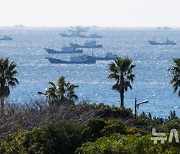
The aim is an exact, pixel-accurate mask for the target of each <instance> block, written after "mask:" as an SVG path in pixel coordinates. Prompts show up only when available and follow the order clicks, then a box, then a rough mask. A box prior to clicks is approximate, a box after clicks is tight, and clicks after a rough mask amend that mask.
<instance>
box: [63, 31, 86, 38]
mask: <svg viewBox="0 0 180 154" xmlns="http://www.w3.org/2000/svg"><path fill="white" fill-rule="evenodd" d="M60 35H61V37H81V38H82V37H85V35H81V34H80V33H79V32H71V33H70V34H64V33H60Z"/></svg>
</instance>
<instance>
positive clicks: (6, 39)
mask: <svg viewBox="0 0 180 154" xmlns="http://www.w3.org/2000/svg"><path fill="white" fill-rule="evenodd" d="M0 40H5V41H10V40H13V38H12V37H9V36H6V35H5V36H3V38H0Z"/></svg>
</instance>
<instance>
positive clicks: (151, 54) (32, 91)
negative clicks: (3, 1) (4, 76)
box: [0, 28, 180, 117]
mask: <svg viewBox="0 0 180 154" xmlns="http://www.w3.org/2000/svg"><path fill="white" fill-rule="evenodd" d="M65 30H66V29H63V28H19V29H18V28H16V29H15V28H0V37H3V35H10V36H12V37H13V41H0V57H9V60H10V61H15V62H16V63H17V70H18V72H19V73H18V76H17V78H18V79H19V82H20V84H19V85H18V86H17V87H15V88H13V89H12V90H11V95H10V97H9V98H8V101H9V102H21V103H23V102H28V101H30V100H31V99H40V97H42V96H39V95H37V92H38V91H42V92H43V91H45V89H46V88H47V87H48V84H47V83H48V82H49V81H53V82H56V81H57V79H58V78H59V77H60V76H61V75H63V76H65V77H66V80H67V81H70V82H72V83H74V84H77V85H79V88H78V89H77V90H76V93H77V95H78V96H79V101H82V100H87V101H89V102H90V103H101V102H104V103H105V104H109V105H115V106H119V104H120V98H119V93H118V92H116V91H113V90H111V87H112V85H113V84H114V83H115V80H112V79H108V78H107V77H108V74H109V73H110V72H109V71H108V64H109V63H110V62H111V61H98V62H97V63H96V64H89V65H84V64H78V65H77V64H76V65H75V64H73V65H66V64H51V63H49V62H48V60H47V59H46V58H45V57H47V56H51V57H57V58H62V59H67V60H68V59H69V57H70V56H72V55H71V54H59V55H56V54H55V55H50V54H49V55H48V53H47V52H46V51H45V50H44V47H51V46H52V45H53V47H54V49H57V50H60V48H61V47H62V46H63V45H64V44H65V45H67V44H68V43H80V44H81V43H83V42H85V41H87V40H92V39H82V38H62V37H60V35H59V33H60V32H64V31H65ZM91 32H92V33H93V32H95V33H97V34H99V35H103V38H102V39H96V41H97V43H101V44H102V45H103V48H102V49H93V50H91V49H85V50H84V52H85V53H87V54H93V55H97V56H104V55H105V54H106V53H107V51H111V52H112V53H114V54H117V55H119V56H121V57H125V56H128V57H130V58H132V60H133V62H134V63H135V64H136V68H135V69H134V73H135V75H136V77H135V80H134V82H133V84H132V86H133V89H132V90H129V91H128V92H127V93H125V106H126V107H131V108H132V109H134V99H135V98H137V102H138V103H140V102H142V101H143V100H148V101H149V103H148V104H143V105H141V106H140V108H139V110H138V113H141V112H142V111H144V112H145V113H148V112H151V114H152V115H153V116H159V117H167V116H168V115H169V113H170V111H172V110H175V111H176V113H177V115H178V116H180V98H179V97H178V96H177V93H176V94H174V93H173V88H172V85H171V84H170V80H171V78H172V76H171V74H170V73H168V72H167V68H169V67H171V66H172V65H173V63H172V59H173V58H176V57H180V30H175V29H174V30H173V29H172V30H153V29H118V28H116V29H110V28H109V29H106V28H97V29H92V30H91ZM166 38H169V39H172V40H174V41H175V42H176V43H177V45H174V46H152V45H150V44H149V43H148V40H154V39H155V40H156V41H165V40H166Z"/></svg>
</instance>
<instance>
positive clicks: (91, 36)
mask: <svg viewBox="0 0 180 154" xmlns="http://www.w3.org/2000/svg"><path fill="white" fill-rule="evenodd" d="M102 37H103V36H100V35H97V34H90V35H88V36H81V38H102Z"/></svg>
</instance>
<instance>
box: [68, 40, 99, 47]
mask: <svg viewBox="0 0 180 154" xmlns="http://www.w3.org/2000/svg"><path fill="white" fill-rule="evenodd" d="M70 45H71V46H72V47H74V48H102V44H97V43H96V41H87V42H85V43H84V44H83V45H79V44H74V43H71V44H70Z"/></svg>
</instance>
